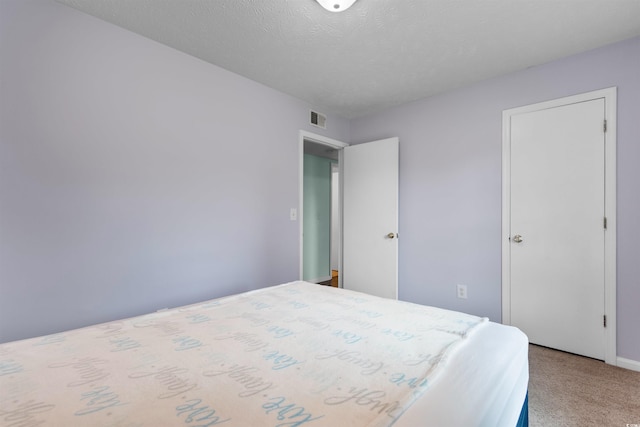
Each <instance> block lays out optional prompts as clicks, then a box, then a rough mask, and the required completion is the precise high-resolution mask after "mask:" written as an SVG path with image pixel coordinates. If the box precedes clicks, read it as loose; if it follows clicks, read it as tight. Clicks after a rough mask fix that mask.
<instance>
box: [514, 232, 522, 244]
mask: <svg viewBox="0 0 640 427" xmlns="http://www.w3.org/2000/svg"><path fill="white" fill-rule="evenodd" d="M513 241H514V242H516V243H520V242H522V236H521V235H519V234H516V235H515V236H513Z"/></svg>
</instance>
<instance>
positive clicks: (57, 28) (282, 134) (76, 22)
mask: <svg viewBox="0 0 640 427" xmlns="http://www.w3.org/2000/svg"><path fill="white" fill-rule="evenodd" d="M0 43H1V45H0V58H1V59H0V64H1V65H0V75H1V79H0V342H3V341H8V340H14V339H19V338H25V337H30V336H34V335H40V334H46V333H51V332H55V331H60V330H64V329H68V328H75V327H79V326H83V325H87V324H93V323H97V322H101V321H106V320H110V319H115V318H122V317H126V316H131V315H135V314H139V313H144V312H149V311H153V310H156V309H159V308H162V307H168V306H176V305H180V304H184V303H189V302H193V301H197V300H202V299H206V298H212V297H217V296H221V295H225V294H231V293H236V292H241V291H245V290H248V289H254V288H258V287H264V286H267V285H273V284H277V283H282V282H285V281H289V280H294V279H297V278H298V268H299V267H298V265H299V263H298V223H297V222H291V221H290V220H289V209H290V208H291V207H297V206H298V148H299V146H298V132H299V130H300V129H307V130H310V131H313V132H316V133H322V132H321V131H319V130H318V129H317V128H311V127H307V125H306V123H307V122H308V112H309V108H310V107H311V106H309V105H307V104H305V103H303V102H301V101H298V100H295V99H293V98H291V97H288V96H286V95H284V94H282V93H279V92H276V91H274V90H272V89H269V88H267V87H264V86H262V85H260V84H257V83H255V82H252V81H250V80H247V79H245V78H243V77H240V76H237V75H235V74H232V73H229V72H227V71H225V70H223V69H220V68H218V67H215V66H212V65H210V64H207V63H205V62H202V61H200V60H198V59H195V58H193V57H190V56H187V55H185V54H182V53H180V52H177V51H175V50H173V49H171V48H168V47H165V46H162V45H160V44H158V43H155V42H153V41H151V40H148V39H145V38H143V37H140V36H138V35H135V34H133V33H131V32H128V31H125V30H122V29H120V28H118V27H115V26H113V25H111V24H108V23H105V22H103V21H100V20H98V19H95V18H93V17H90V16H88V15H84V14H82V13H80V12H78V11H76V10H74V9H71V8H68V7H66V6H63V5H60V4H58V3H55V2H54V1H53V0H2V1H1V2H0ZM328 123H329V127H330V130H328V131H327V132H324V134H326V135H327V136H329V137H332V138H336V139H341V140H348V139H349V123H348V122H347V121H346V120H343V119H338V118H336V117H332V116H330V117H329V120H328Z"/></svg>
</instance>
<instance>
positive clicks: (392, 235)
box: [387, 233, 396, 239]
mask: <svg viewBox="0 0 640 427" xmlns="http://www.w3.org/2000/svg"><path fill="white" fill-rule="evenodd" d="M387 237H388V238H390V239H393V238H394V237H396V234H395V233H389V234H387Z"/></svg>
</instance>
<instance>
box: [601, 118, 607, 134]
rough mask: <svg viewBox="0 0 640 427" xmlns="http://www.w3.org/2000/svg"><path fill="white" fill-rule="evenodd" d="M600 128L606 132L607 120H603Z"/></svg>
mask: <svg viewBox="0 0 640 427" xmlns="http://www.w3.org/2000/svg"><path fill="white" fill-rule="evenodd" d="M602 130H603V131H604V132H605V133H606V132H607V121H606V120H605V121H604V124H603V125H602Z"/></svg>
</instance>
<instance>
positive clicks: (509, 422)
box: [394, 322, 529, 427]
mask: <svg viewBox="0 0 640 427" xmlns="http://www.w3.org/2000/svg"><path fill="white" fill-rule="evenodd" d="M528 355H529V349H528V339H527V337H526V335H525V334H524V333H522V332H521V331H520V330H519V329H517V328H514V327H511V326H505V325H500V324H497V323H493V322H489V323H488V324H487V325H486V326H484V327H483V328H481V329H480V330H478V331H477V332H475V333H474V334H473V335H472V336H471V337H469V339H468V340H467V341H466V342H465V344H464V346H461V347H460V348H459V350H458V351H457V352H456V353H455V354H453V356H452V357H451V359H450V361H449V363H448V364H447V365H446V367H445V372H446V374H445V375H441V376H440V377H439V379H438V380H437V381H436V382H435V383H434V384H432V385H431V387H430V388H429V389H427V390H426V391H425V393H424V395H423V396H422V397H421V398H420V399H419V400H418V401H417V402H416V403H414V404H413V405H412V406H411V407H410V408H409V409H408V410H407V411H406V412H405V413H404V414H403V416H402V417H401V418H400V419H399V420H398V421H397V422H396V423H395V424H394V427H417V426H425V427H431V426H434V427H439V426H465V427H467V426H478V427H480V426H491V427H502V426H504V427H513V426H515V425H516V423H517V421H518V417H519V416H520V411H521V410H522V404H523V402H524V399H525V396H526V394H527V386H528V383H529V357H528ZM425 420H428V421H425Z"/></svg>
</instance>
